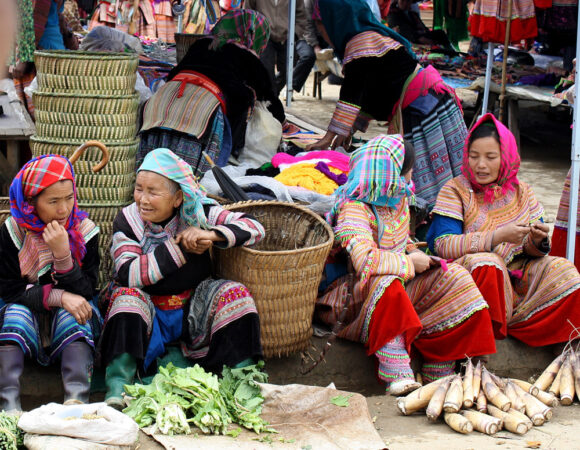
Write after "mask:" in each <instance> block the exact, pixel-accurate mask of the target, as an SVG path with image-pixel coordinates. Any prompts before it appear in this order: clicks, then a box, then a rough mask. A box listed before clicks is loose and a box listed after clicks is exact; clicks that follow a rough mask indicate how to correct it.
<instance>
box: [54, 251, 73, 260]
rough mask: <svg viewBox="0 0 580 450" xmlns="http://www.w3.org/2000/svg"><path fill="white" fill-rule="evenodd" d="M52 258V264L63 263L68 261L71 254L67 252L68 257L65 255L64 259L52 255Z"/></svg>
mask: <svg viewBox="0 0 580 450" xmlns="http://www.w3.org/2000/svg"><path fill="white" fill-rule="evenodd" d="M52 256H53V258H52V260H53V261H54V262H64V261H66V260H68V259H69V258H70V257H71V253H70V252H68V255H66V256H65V257H64V258H55V257H54V255H52Z"/></svg>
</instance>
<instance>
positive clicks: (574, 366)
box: [570, 350, 580, 400]
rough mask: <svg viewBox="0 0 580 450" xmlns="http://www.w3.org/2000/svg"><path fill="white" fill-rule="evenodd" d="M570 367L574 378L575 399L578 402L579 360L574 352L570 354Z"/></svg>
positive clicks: (579, 392) (579, 395)
mask: <svg viewBox="0 0 580 450" xmlns="http://www.w3.org/2000/svg"><path fill="white" fill-rule="evenodd" d="M570 365H571V366H572V375H573V376H574V391H575V392H576V397H578V399H579V400H580V358H579V357H578V355H577V354H576V352H575V351H574V350H572V353H570Z"/></svg>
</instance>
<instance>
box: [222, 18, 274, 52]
mask: <svg viewBox="0 0 580 450" xmlns="http://www.w3.org/2000/svg"><path fill="white" fill-rule="evenodd" d="M211 34H212V36H214V37H215V39H216V44H214V45H215V48H220V47H222V46H223V45H224V44H227V43H234V44H240V45H242V46H243V47H245V48H247V49H248V50H251V51H253V52H255V53H256V54H257V55H258V56H260V54H261V53H262V52H263V51H264V49H265V48H266V46H267V45H268V39H269V38H270V25H269V24H268V21H267V20H266V17H265V16H264V15H263V14H261V13H260V12H258V11H253V10H251V9H233V10H230V11H228V12H227V13H225V14H224V15H223V16H222V17H221V19H220V20H219V21H218V22H217V23H216V24H215V26H214V27H213V28H212V30H211Z"/></svg>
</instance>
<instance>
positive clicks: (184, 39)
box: [175, 33, 208, 64]
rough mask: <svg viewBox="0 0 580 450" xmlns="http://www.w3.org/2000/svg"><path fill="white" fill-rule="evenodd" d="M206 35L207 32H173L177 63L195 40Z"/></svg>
mask: <svg viewBox="0 0 580 450" xmlns="http://www.w3.org/2000/svg"><path fill="white" fill-rule="evenodd" d="M207 36H208V35H207V34H188V33H175V57H176V58H177V63H178V64H179V62H180V61H181V60H182V59H183V57H184V56H185V55H186V53H187V51H188V50H189V47H190V46H191V45H192V44H193V43H194V42H195V41H197V40H198V39H201V38H203V37H207Z"/></svg>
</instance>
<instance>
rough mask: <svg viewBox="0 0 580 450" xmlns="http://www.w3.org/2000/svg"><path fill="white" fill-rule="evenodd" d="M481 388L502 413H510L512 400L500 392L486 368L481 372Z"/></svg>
mask: <svg viewBox="0 0 580 450" xmlns="http://www.w3.org/2000/svg"><path fill="white" fill-rule="evenodd" d="M481 387H482V388H483V392H484V393H485V396H486V397H487V399H488V400H489V402H491V403H492V404H494V405H495V406H497V407H498V408H499V409H501V410H502V411H509V409H510V408H511V407H512V404H511V402H510V399H509V398H508V397H507V396H506V395H505V394H503V393H502V392H501V391H500V390H499V388H498V387H497V386H496V384H495V383H494V382H493V380H492V379H491V375H490V373H489V372H488V371H487V369H486V368H485V367H484V368H483V369H482V370H481Z"/></svg>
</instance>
